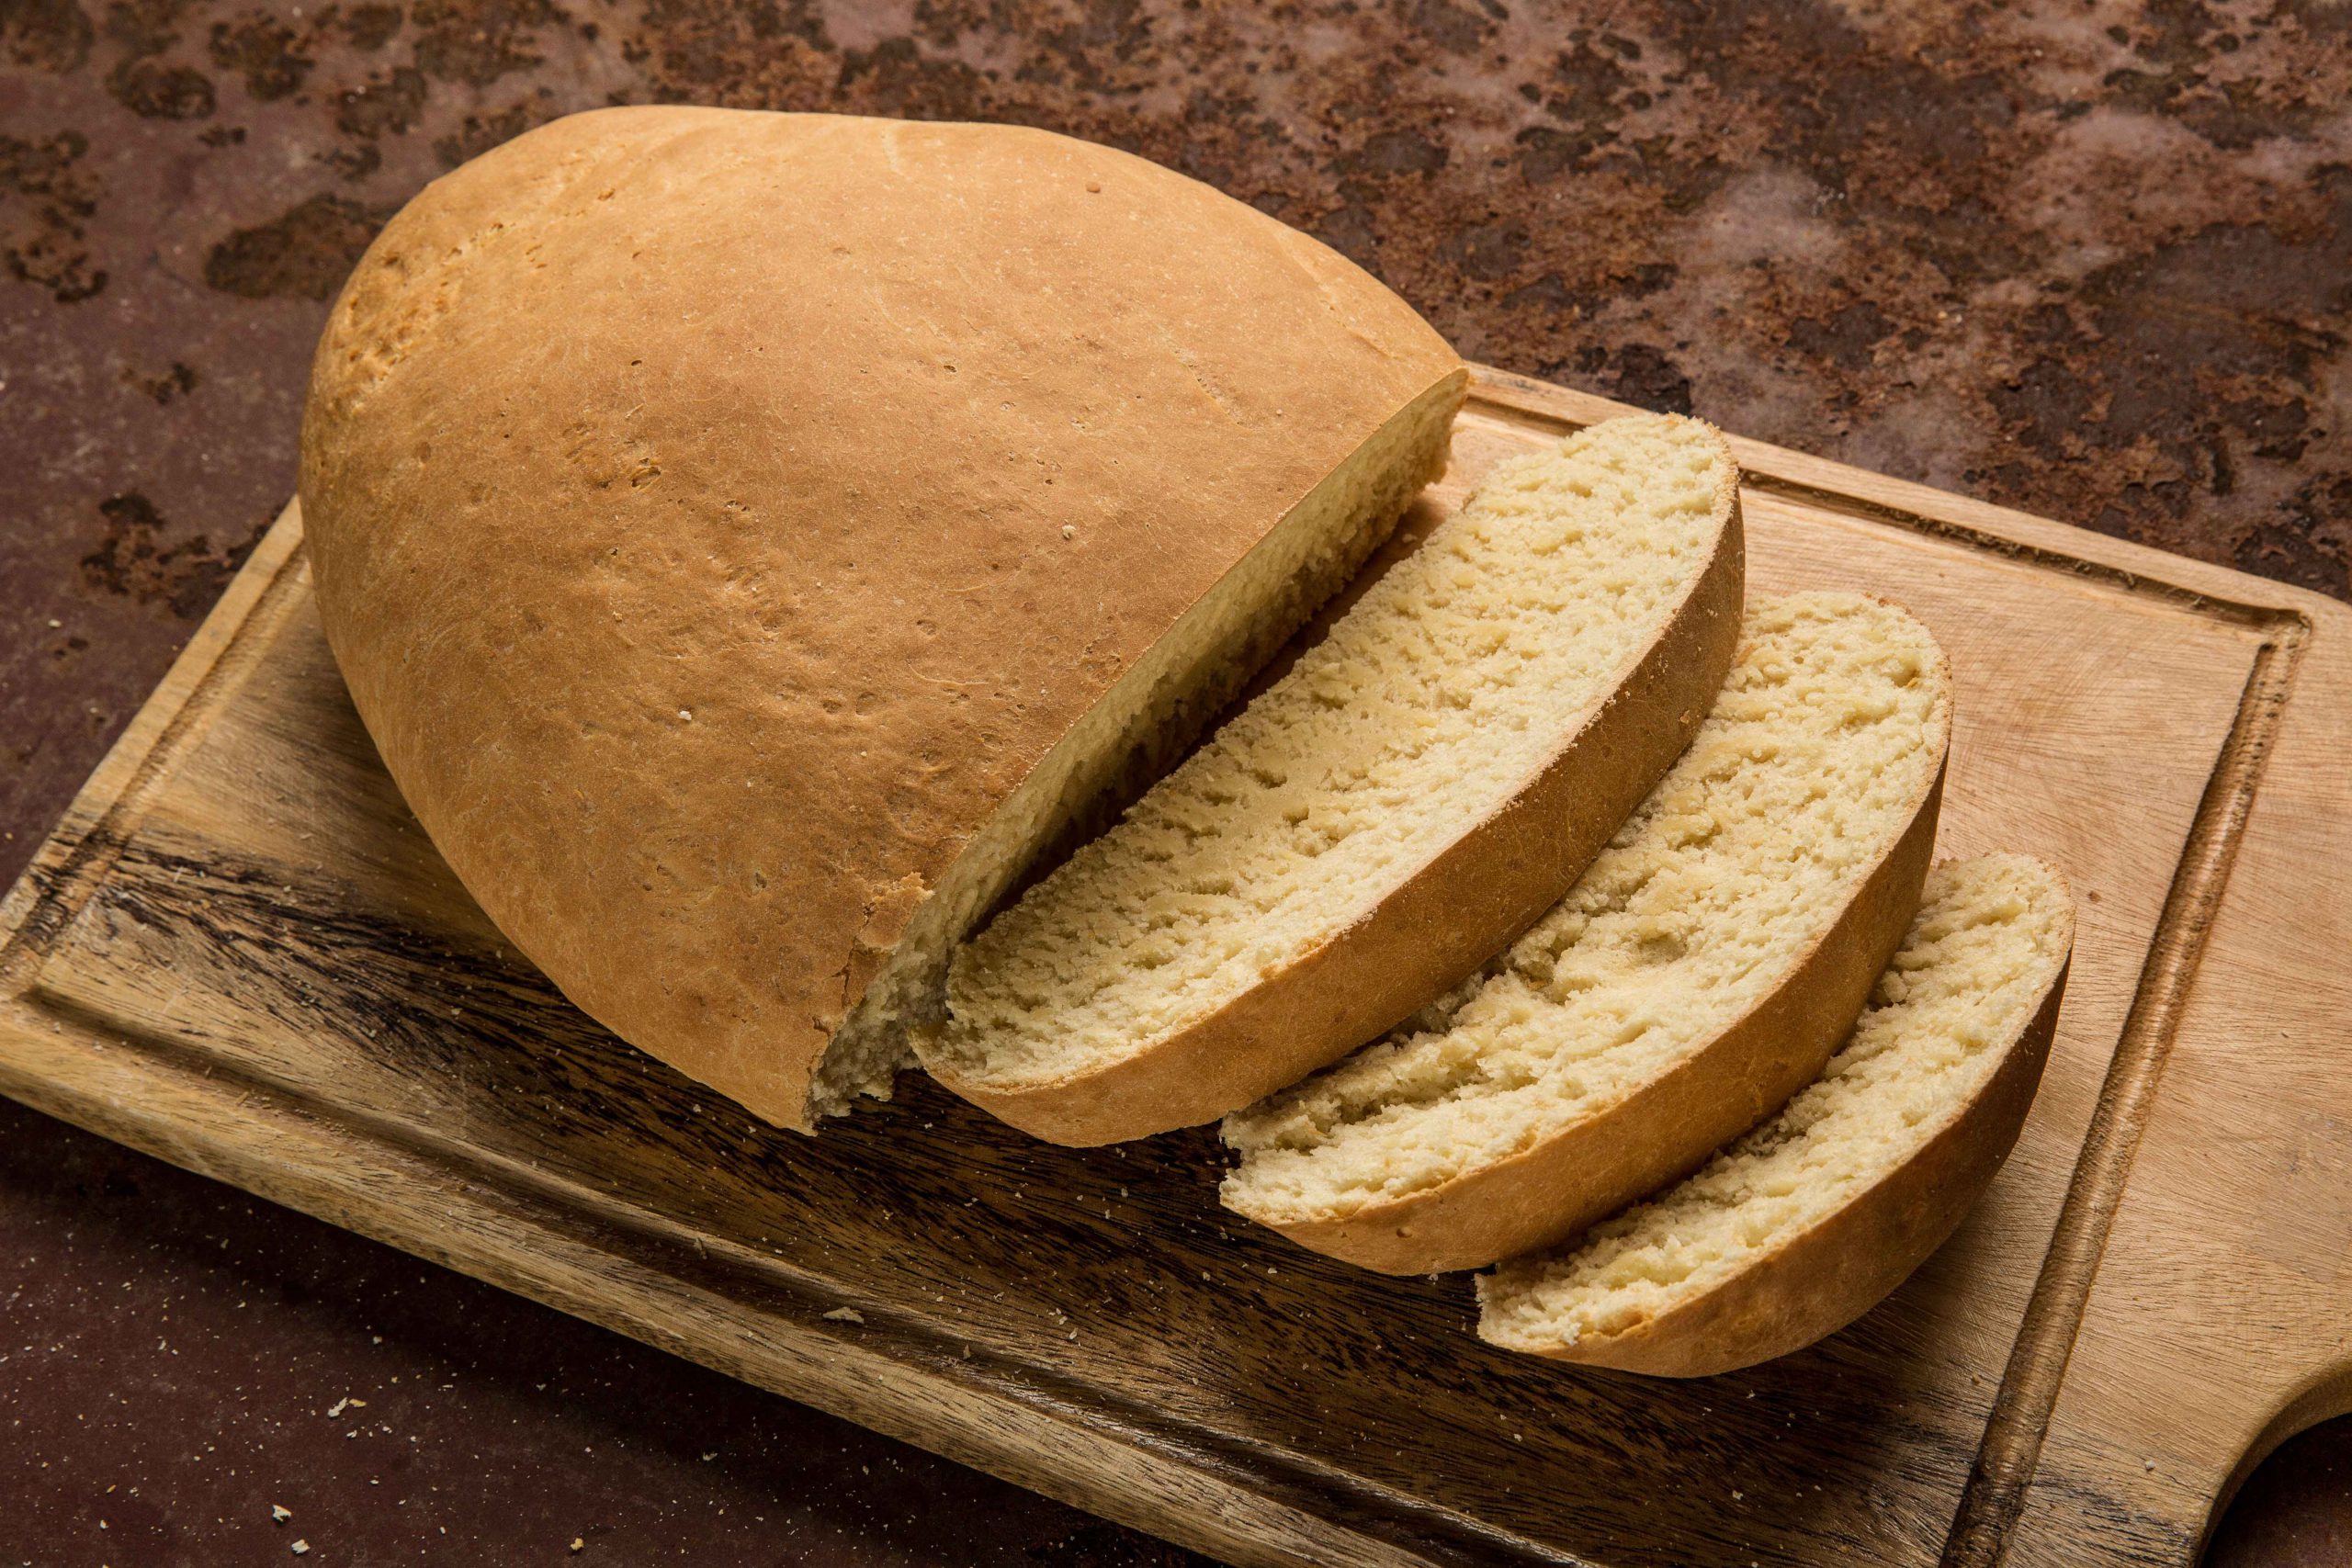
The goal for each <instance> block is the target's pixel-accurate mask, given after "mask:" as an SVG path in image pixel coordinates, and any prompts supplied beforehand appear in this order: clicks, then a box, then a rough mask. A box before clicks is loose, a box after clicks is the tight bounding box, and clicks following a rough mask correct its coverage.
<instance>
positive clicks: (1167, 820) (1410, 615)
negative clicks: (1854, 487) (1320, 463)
mask: <svg viewBox="0 0 2352 1568" xmlns="http://www.w3.org/2000/svg"><path fill="white" fill-rule="evenodd" d="M1735 478H1736V476H1735V474H1734V471H1733V468H1732V465H1731V460H1730V457H1729V454H1728V451H1727V449H1726V448H1725V447H1724V445H1723V443H1722V439H1721V437H1719V436H1717V435H1716V434H1714V433H1713V431H1712V430H1711V429H1709V428H1708V427H1706V426H1704V425H1702V424H1699V423H1694V422H1691V421H1686V420H1678V419H1673V418H1663V417H1643V418H1629V419H1621V420H1612V421H1609V422H1607V423H1602V424H1599V425H1596V426H1594V427H1592V428H1591V429H1589V430H1587V431H1584V432H1581V433H1579V434H1576V435H1572V436H1570V437H1568V438H1567V440H1566V442H1565V443H1563V444H1562V445H1561V446H1558V447H1556V448H1554V449H1551V450H1547V451H1544V452H1541V453H1536V454H1532V455H1530V456H1528V457H1521V458H1519V459H1516V460H1514V461H1510V462H1507V463H1505V464H1503V465H1500V466H1499V467H1498V468H1496V469H1495V471H1494V472H1493V473H1492V474H1491V475H1489V476H1488V478H1487V480H1486V481H1485V482H1484V483H1483V484H1482V485H1481V486H1480V487H1479V489H1478V491H1477V492H1476V495H1475V496H1474V497H1473V498H1472V499H1471V500H1470V501H1469V502H1467V503H1466V504H1465V505H1464V507H1463V508H1462V510H1461V511H1460V512H1458V513H1455V514H1454V515H1453V516H1452V517H1450V518H1448V519H1446V520H1445V521H1444V522H1442V523H1441V524H1440V525H1438V526H1437V527H1436V528H1435V529H1433V530H1432V531H1431V533H1430V536H1429V537H1428V539H1427V540H1426V541H1425V542H1424V543H1423V544H1422V546H1421V547H1420V548H1419V550H1417V551H1416V552H1414V553H1413V554H1412V555H1410V556H1408V557H1407V558H1405V559H1404V560H1403V561H1401V562H1399V563H1398V564H1397V566H1395V567H1394V568H1392V569H1391V570H1389V571H1388V572H1387V573H1386V574H1385V576H1384V577H1382V578H1381V579H1380V580H1379V581H1377V582H1376V583H1374V585H1373V586H1372V587H1371V589H1370V590H1369V591H1368V592H1366V593H1365V594H1364V595H1363V598H1362V599H1360V600H1359V601H1358V602H1357V603H1356V604H1354V605H1353V606H1351V608H1350V609H1349V611H1348V612H1347V614H1346V615H1342V616H1341V617H1340V619H1339V620H1338V621H1337V622H1336V623H1335V624H1334V625H1333V626H1332V627H1331V629H1330V632H1329V635H1328V636H1327V637H1325V638H1324V639H1323V640H1322V641H1321V642H1319V643H1317V644H1316V645H1315V646H1314V647H1313V648H1311V649H1308V650H1307V651H1306V653H1305V654H1304V655H1303V656H1302V657H1301V658H1300V659H1299V660H1298V662H1297V663H1296V664H1295V666H1294V667H1293V668H1292V669H1291V670H1290V671H1288V672H1287V673H1286V674H1284V675H1283V678H1282V679H1281V680H1280V681H1278V682H1275V683H1274V684H1273V685H1272V686H1271V687H1269V688H1268V689H1267V690H1266V691H1265V692H1263V693H1261V694H1260V695H1259V696H1258V697H1257V698H1256V699H1255V700H1254V701H1252V702H1251V703H1250V705H1249V706H1248V707H1247V708H1246V709H1244V710H1243V711H1242V713H1240V714H1239V715H1238V716H1236V717H1235V718H1233V719H1232V720H1231V721H1229V722H1228V723H1227V725H1226V726H1225V727H1224V728H1222V729H1220V730H1219V731H1218V732H1217V734H1216V736H1215V737H1214V738H1213V739H1211V740H1210V741H1209V742H1208V743H1207V744H1205V745H1204V747H1203V748H1202V749H1201V750H1199V751H1197V752H1196V753H1195V754H1194V755H1193V756H1192V757H1191V758H1189V759H1188V760H1187V761H1185V762H1184V763H1183V764H1182V766H1181V767H1179V768H1178V769H1177V770H1176V771H1175V772H1173V773H1170V775H1169V776H1168V777H1167V778H1165V779H1163V780H1161V781H1160V783H1159V784H1157V785H1155V786H1154V787H1153V789H1152V790H1151V791H1150V792H1149V793H1148V795H1145V796H1144V798H1143V799H1142V800H1140V801H1139V802H1137V803H1136V806H1135V807H1133V808H1131V809H1130V810H1129V811H1128V813H1127V814H1126V816H1125V818H1123V819H1122V820H1121V821H1120V822H1119V824H1118V825H1117V826H1116V827H1115V828H1114V829H1112V830H1111V831H1110V832H1108V833H1105V834H1104V835H1103V836H1102V837H1100V838H1098V839H1096V840H1093V841H1092V842H1091V843H1089V844H1087V845H1086V846H1084V847H1083V848H1082V849H1081V850H1080V852H1078V853H1077V854H1075V855H1074V856H1072V857H1071V858H1070V859H1069V861H1067V862H1066V863H1063V864H1062V865H1061V866H1059V867H1058V868H1057V869H1056V870H1055V871H1054V872H1053V874H1051V875H1049V876H1047V877H1046V879H1045V880H1043V881H1042V882H1040V883H1039V884H1037V885H1036V886H1034V887H1032V888H1031V889H1030V890H1029V891H1028V892H1027V894H1025V895H1024V896H1023V898H1022V899H1021V900H1020V902H1019V903H1018V904H1016V905H1015V906H1014V907H1013V908H1010V909H1008V910H1006V911H1005V912H1004V913H1002V914H1001V915H999V916H998V917H997V918H996V919H995V920H994V921H993V922H991V923H990V924H989V927H988V929H987V930H986V931H983V932H982V933H981V934H980V935H979V936H978V938H977V939H975V940H974V941H973V942H971V943H970V944H969V945H967V947H965V948H964V949H962V950H961V951H960V952H959V953H957V954H956V958H955V961H954V964H953V968H952V972H951V975H950V979H949V985H948V1005H949V1012H950V1021H949V1023H948V1026H947V1028H946V1030H945V1031H944V1032H943V1033H942V1034H941V1035H940V1036H939V1037H937V1038H936V1039H934V1040H931V1041H927V1042H924V1043H922V1050H923V1051H924V1053H925V1055H926V1056H927V1058H928V1057H933V1056H935V1057H937V1058H938V1059H939V1060H940V1061H941V1062H942V1063H944V1066H947V1067H949V1068H951V1069H952V1070H953V1072H954V1073H956V1074H957V1075H960V1076H962V1077H965V1078H966V1079H967V1080H968V1081H975V1082H979V1083H984V1084H988V1085H990V1086H992V1087H999V1088H1010V1087H1020V1086H1025V1085H1035V1084H1049V1083H1054V1082H1057V1081H1060V1080H1063V1079H1066V1078H1068V1077H1073V1076H1076V1075H1079V1074H1082V1073H1085V1072H1088V1071H1090V1070H1093V1069H1096V1068H1099V1067H1101V1066H1104V1065H1106V1064H1109V1063H1112V1062H1114V1061H1117V1060H1120V1059H1123V1058H1125V1057H1126V1056H1128V1055H1134V1054H1136V1053H1140V1052H1142V1051H1144V1050H1147V1049H1148V1048H1150V1047H1151V1046H1152V1045H1154V1044H1155V1043H1159V1042H1160V1041H1162V1040H1165V1039H1167V1038H1169V1037H1170V1036H1172V1035H1174V1034H1176V1033H1178V1032H1181V1031H1182V1030H1183V1029H1185V1028H1186V1027H1187V1026H1189V1025H1191V1024H1193V1023H1194V1022H1196V1021H1200V1020H1202V1019H1204V1018H1206V1017H1208V1016H1209V1015H1211V1014H1213V1013H1215V1012H1216V1011H1217V1010H1219V1009H1221V1008H1223V1007H1225V1006H1226V1005H1227V1004H1228V1003H1229V1002H1231V1001H1233V1000H1234V999H1235V998H1237V997H1238V996H1240V995H1241V994H1243V993H1244V992H1246V991H1248V990H1249V989H1250V987H1254V986H1257V985H1259V984H1260V983H1261V981H1262V980H1263V979H1264V978H1265V977H1266V976H1269V975H1271V974H1272V973H1275V972H1277V971H1280V970H1281V969H1283V967H1285V966H1286V965H1288V964H1293V963H1295V962H1297V961H1298V960H1299V959H1301V958H1302V957H1304V956H1305V955H1306V954H1307V953H1311V952H1313V951H1314V950H1315V949H1317V947H1318V946H1320V945H1321V944H1323V943H1325V942H1329V941H1331V940H1333V939H1334V938H1335V937H1337V936H1339V935H1340V932H1342V931H1345V930H1346V929H1347V928H1348V927H1349V926H1350V925H1351V924H1353V923H1355V922H1356V921H1357V920H1359V919H1362V918H1363V916H1364V915H1365V914H1366V913H1367V912H1368V911H1369V910H1371V909H1372V908H1375V907H1376V906H1377V905H1378V904H1379V903H1380V901H1381V900H1382V899H1383V898H1385V897H1387V896H1388V895H1389V894H1390V893H1392V892H1393V891H1395V890H1396V889H1397V887H1399V886H1402V885H1403V884H1404V883H1405V882H1406V881H1407V880H1408V879H1409V878H1410V877H1411V876H1412V875H1413V874H1415V873H1416V872H1418V871H1419V870H1420V869H1421V868H1422V867H1423V866H1425V865H1426V864H1428V863H1429V862H1430V860H1431V859H1432V858H1434V857H1435V856H1436V855H1437V854H1438V853H1440V852H1442V851H1443V850H1444V849H1446V848H1447V847H1448V846H1449V845H1451V844H1452V843H1453V842H1454V841H1455V840H1459V839H1460V838H1462V837H1463V836H1464V834H1465V833H1468V832H1470V831H1472V830H1474V829H1476V826H1477V825H1478V824H1479V823H1481V822H1482V821H1484V820H1486V819H1487V818H1488V817H1489V816H1491V815H1492V814H1493V813H1494V812H1495V811H1496V810H1497V809H1498V807H1501V806H1502V805H1504V804H1505V803H1506V802H1508V801H1509V800H1510V798H1511V797H1512V796H1513V795H1515V794H1517V793H1518V792H1519V791H1520V790H1521V789H1523V788H1524V787H1525V786H1526V785H1527V784H1529V783H1530V782H1531V781H1532V779H1533V778H1534V777H1535V776H1536V775H1537V774H1538V773H1540V771H1541V770H1542V769H1544V767H1545V766H1546V765H1548V764H1549V763H1550V762H1551V761H1553V760H1554V758H1555V756H1557V755H1558V754H1559V752H1560V751H1561V750H1562V749H1563V748H1564V746H1565V745H1566V742H1567V741H1568V739H1570V738H1571V737H1572V736H1573V735H1574V734H1575V733H1576V732H1577V729H1578V728H1581V726H1582V725H1583V724H1584V723H1585V722H1586V720H1587V718H1588V717H1589V714H1590V713H1591V712H1592V711H1593V710H1594V709H1595V708H1596V707H1597V706H1598V705H1599V704H1600V703H1601V702H1602V701H1604V700H1605V699H1606V698H1607V697H1608V696H1609V694H1610V693H1611V691H1612V690H1613V689H1614V688H1615V686H1616V685H1617V684H1618V683H1619V682H1621V681H1622V680H1623V678H1624V677H1625V675H1626V674H1627V673H1628V672H1629V671H1630V669H1631V667H1632V665H1633V664H1634V661H1635V660H1637V659H1638V658H1639V656H1640V654H1641V653H1642V651H1643V650H1644V649H1645V648H1646V647H1647V645H1648V644H1649V643H1650V642H1651V641H1652V640H1653V639H1654V638H1655V637H1657V635H1658V634H1659V633H1660V632H1661V631H1662V630H1663V629H1664V628H1665V627H1666V626H1667V625H1668V621H1669V620H1670V618H1671V617H1672V615H1674V613H1675V611H1676V610H1677V608H1678V607H1679V605H1680V604H1681V603H1682V601H1683V600H1684V598H1685V596H1686V595H1687V594H1688V592H1690V590H1691V585H1692V583H1693V582H1694V581H1696V580H1697V579H1698V577H1699V576H1700V574H1701V573H1702V570H1704V568H1705V566H1706V564H1707V562H1708V560H1709V559H1710V558H1712V554H1713V550H1714V548H1715V546H1716V542H1717V539H1718V537H1719V534H1720V523H1719V519H1718V517H1717V515H1716V509H1717V506H1718V502H1719V498H1720V497H1721V496H1723V495H1724V493H1726V492H1727V489H1728V487H1729V486H1730V485H1731V484H1732V483H1733V482H1734V479H1735Z"/></svg>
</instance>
